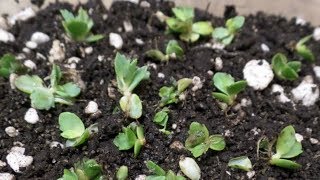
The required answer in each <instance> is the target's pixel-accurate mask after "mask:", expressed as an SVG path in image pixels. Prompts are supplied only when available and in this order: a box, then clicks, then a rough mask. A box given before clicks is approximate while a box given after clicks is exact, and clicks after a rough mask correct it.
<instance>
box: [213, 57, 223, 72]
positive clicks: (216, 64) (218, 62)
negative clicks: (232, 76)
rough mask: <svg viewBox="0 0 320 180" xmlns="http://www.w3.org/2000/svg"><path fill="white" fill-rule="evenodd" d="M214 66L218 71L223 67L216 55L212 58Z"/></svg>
mask: <svg viewBox="0 0 320 180" xmlns="http://www.w3.org/2000/svg"><path fill="white" fill-rule="evenodd" d="M214 68H215V69H216V70H218V71H220V70H221V69H222V68H223V61H222V59H221V57H216V59H215V60H214Z"/></svg>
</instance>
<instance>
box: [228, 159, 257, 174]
mask: <svg viewBox="0 0 320 180" xmlns="http://www.w3.org/2000/svg"><path fill="white" fill-rule="evenodd" d="M228 166H229V167H232V168H236V169H242V170H244V171H250V170H251V169H252V164H251V161H250V159H249V158H248V157H247V156H240V157H236V158H232V159H230V160H229V162H228Z"/></svg>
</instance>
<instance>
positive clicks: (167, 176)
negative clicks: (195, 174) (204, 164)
mask: <svg viewBox="0 0 320 180" xmlns="http://www.w3.org/2000/svg"><path fill="white" fill-rule="evenodd" d="M146 165H147V168H148V169H149V170H150V171H151V172H152V173H153V174H154V175H151V176H147V180H185V179H186V178H185V177H183V176H178V175H176V174H175V173H174V172H173V171H171V170H169V171H168V172H166V171H165V170H163V169H162V168H161V167H160V166H159V165H157V164H156V163H154V162H153V161H147V162H146Z"/></svg>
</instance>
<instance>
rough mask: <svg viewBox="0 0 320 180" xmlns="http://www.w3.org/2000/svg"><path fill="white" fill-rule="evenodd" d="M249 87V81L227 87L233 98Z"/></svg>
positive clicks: (238, 82)
mask: <svg viewBox="0 0 320 180" xmlns="http://www.w3.org/2000/svg"><path fill="white" fill-rule="evenodd" d="M246 86H247V81H244V80H242V81H237V82H235V83H233V84H231V85H230V86H228V87H227V91H228V94H229V95H231V96H233V95H237V94H238V93H240V92H241V91H243V90H244V89H245V88H246Z"/></svg>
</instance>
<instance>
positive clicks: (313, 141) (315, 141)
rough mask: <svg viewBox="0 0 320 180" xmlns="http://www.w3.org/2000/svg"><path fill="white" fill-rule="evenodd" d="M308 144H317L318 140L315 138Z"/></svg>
mask: <svg viewBox="0 0 320 180" xmlns="http://www.w3.org/2000/svg"><path fill="white" fill-rule="evenodd" d="M310 142H311V144H318V143H319V140H318V139H316V138H310Z"/></svg>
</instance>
